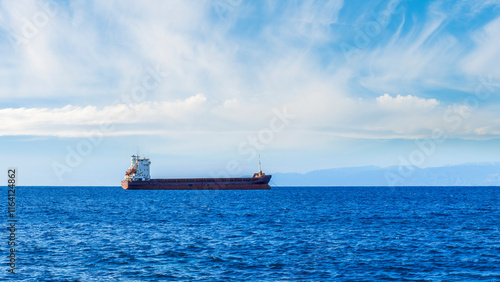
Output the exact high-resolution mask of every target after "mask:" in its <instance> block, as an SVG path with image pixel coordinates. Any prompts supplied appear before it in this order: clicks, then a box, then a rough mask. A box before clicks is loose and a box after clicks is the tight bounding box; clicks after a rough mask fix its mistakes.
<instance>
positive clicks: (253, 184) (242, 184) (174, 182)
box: [122, 175, 271, 190]
mask: <svg viewBox="0 0 500 282" xmlns="http://www.w3.org/2000/svg"><path fill="white" fill-rule="evenodd" d="M270 180H271V175H265V176H262V177H239V178H180V179H151V180H146V181H141V180H135V181H127V180H123V181H122V188H123V189H126V190H269V189H271V187H270V186H269V181H270Z"/></svg>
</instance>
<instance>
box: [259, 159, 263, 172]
mask: <svg viewBox="0 0 500 282" xmlns="http://www.w3.org/2000/svg"><path fill="white" fill-rule="evenodd" d="M259 175H262V169H261V168H260V154H259Z"/></svg>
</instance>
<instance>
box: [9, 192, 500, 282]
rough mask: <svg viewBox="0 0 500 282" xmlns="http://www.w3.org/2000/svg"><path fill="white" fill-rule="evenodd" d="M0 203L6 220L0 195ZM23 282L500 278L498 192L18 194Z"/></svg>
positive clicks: (19, 259)
mask: <svg viewBox="0 0 500 282" xmlns="http://www.w3.org/2000/svg"><path fill="white" fill-rule="evenodd" d="M4 192H5V193H4V195H5V197H4V198H5V199H4V201H1V205H0V208H1V209H3V210H4V212H2V214H4V222H5V223H4V224H5V225H6V224H7V223H6V222H7V217H6V215H5V214H6V211H7V192H6V189H5V191H4ZM16 201H17V204H18V205H17V219H18V223H17V231H16V232H17V235H16V236H17V245H16V251H17V261H16V266H17V269H16V271H17V272H18V273H17V274H15V275H13V274H9V273H7V270H8V267H7V265H6V261H7V258H6V257H7V255H8V253H7V236H8V234H7V231H6V230H4V235H2V238H4V241H5V242H2V243H1V244H2V245H3V246H4V247H3V248H2V250H3V253H2V255H1V256H2V259H3V260H4V263H2V267H3V268H4V269H3V270H2V271H1V274H0V280H5V279H6V278H7V279H8V278H12V279H17V280H21V281H22V280H25V281H106V280H110V281H249V280H251V281H296V280H303V281H500V187H408V188H394V187H274V188H273V189H272V190H269V191H125V190H123V189H122V188H120V187H18V188H17V198H16Z"/></svg>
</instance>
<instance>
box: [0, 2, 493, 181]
mask: <svg viewBox="0 0 500 282" xmlns="http://www.w3.org/2000/svg"><path fill="white" fill-rule="evenodd" d="M0 5H1V7H0V155H1V160H2V163H3V165H4V170H5V171H6V170H7V168H9V167H14V168H17V169H18V183H19V185H47V186H50V185H116V186H118V185H120V181H121V180H122V179H123V177H124V173H125V171H126V169H127V168H128V166H129V164H130V156H131V155H132V154H136V152H137V151H138V150H139V153H140V154H141V155H143V156H146V157H149V158H150V159H151V161H152V168H151V172H152V177H153V178H164V177H165V178H166V177H209V176H240V175H251V174H253V173H254V172H255V171H256V170H257V168H258V166H257V165H258V155H260V156H261V160H262V168H263V170H264V171H265V172H267V173H277V172H282V173H283V172H299V173H305V172H308V171H312V170H317V169H328V168H339V167H355V166H380V167H388V166H395V165H407V166H408V165H409V166H417V167H435V166H447V165H456V164H464V163H484V162H486V163H488V162H499V161H500V155H499V153H500V149H499V148H500V146H499V145H500V111H499V110H498V109H499V108H500V68H498V66H499V65H500V1H494V0H484V1H479V0H478V1H459V0H457V1H425V0H422V1H421V0H418V1H417V0H413V1H412V0H410V1H397V0H392V1H338V0H334V1H306V0H304V1H245V0H213V1H186V0H182V1H174V0H169V1H126V0H125V1H111V0H108V1H54V0H40V1H1V2H0ZM5 174H6V173H5ZM5 177H6V176H5ZM5 181H6V178H5Z"/></svg>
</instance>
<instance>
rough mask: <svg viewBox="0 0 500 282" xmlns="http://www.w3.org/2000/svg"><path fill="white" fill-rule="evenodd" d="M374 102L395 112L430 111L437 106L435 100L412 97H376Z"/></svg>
mask: <svg viewBox="0 0 500 282" xmlns="http://www.w3.org/2000/svg"><path fill="white" fill-rule="evenodd" d="M376 101H377V103H378V104H379V105H381V106H382V107H384V108H389V109H397V110H406V111H407V110H432V109H434V108H435V107H437V106H438V105H439V102H438V101H437V100H436V99H423V98H419V97H416V96H412V95H407V96H401V95H397V96H396V97H392V96H391V95H389V94H387V93H386V94H384V95H383V96H380V97H377V98H376Z"/></svg>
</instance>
